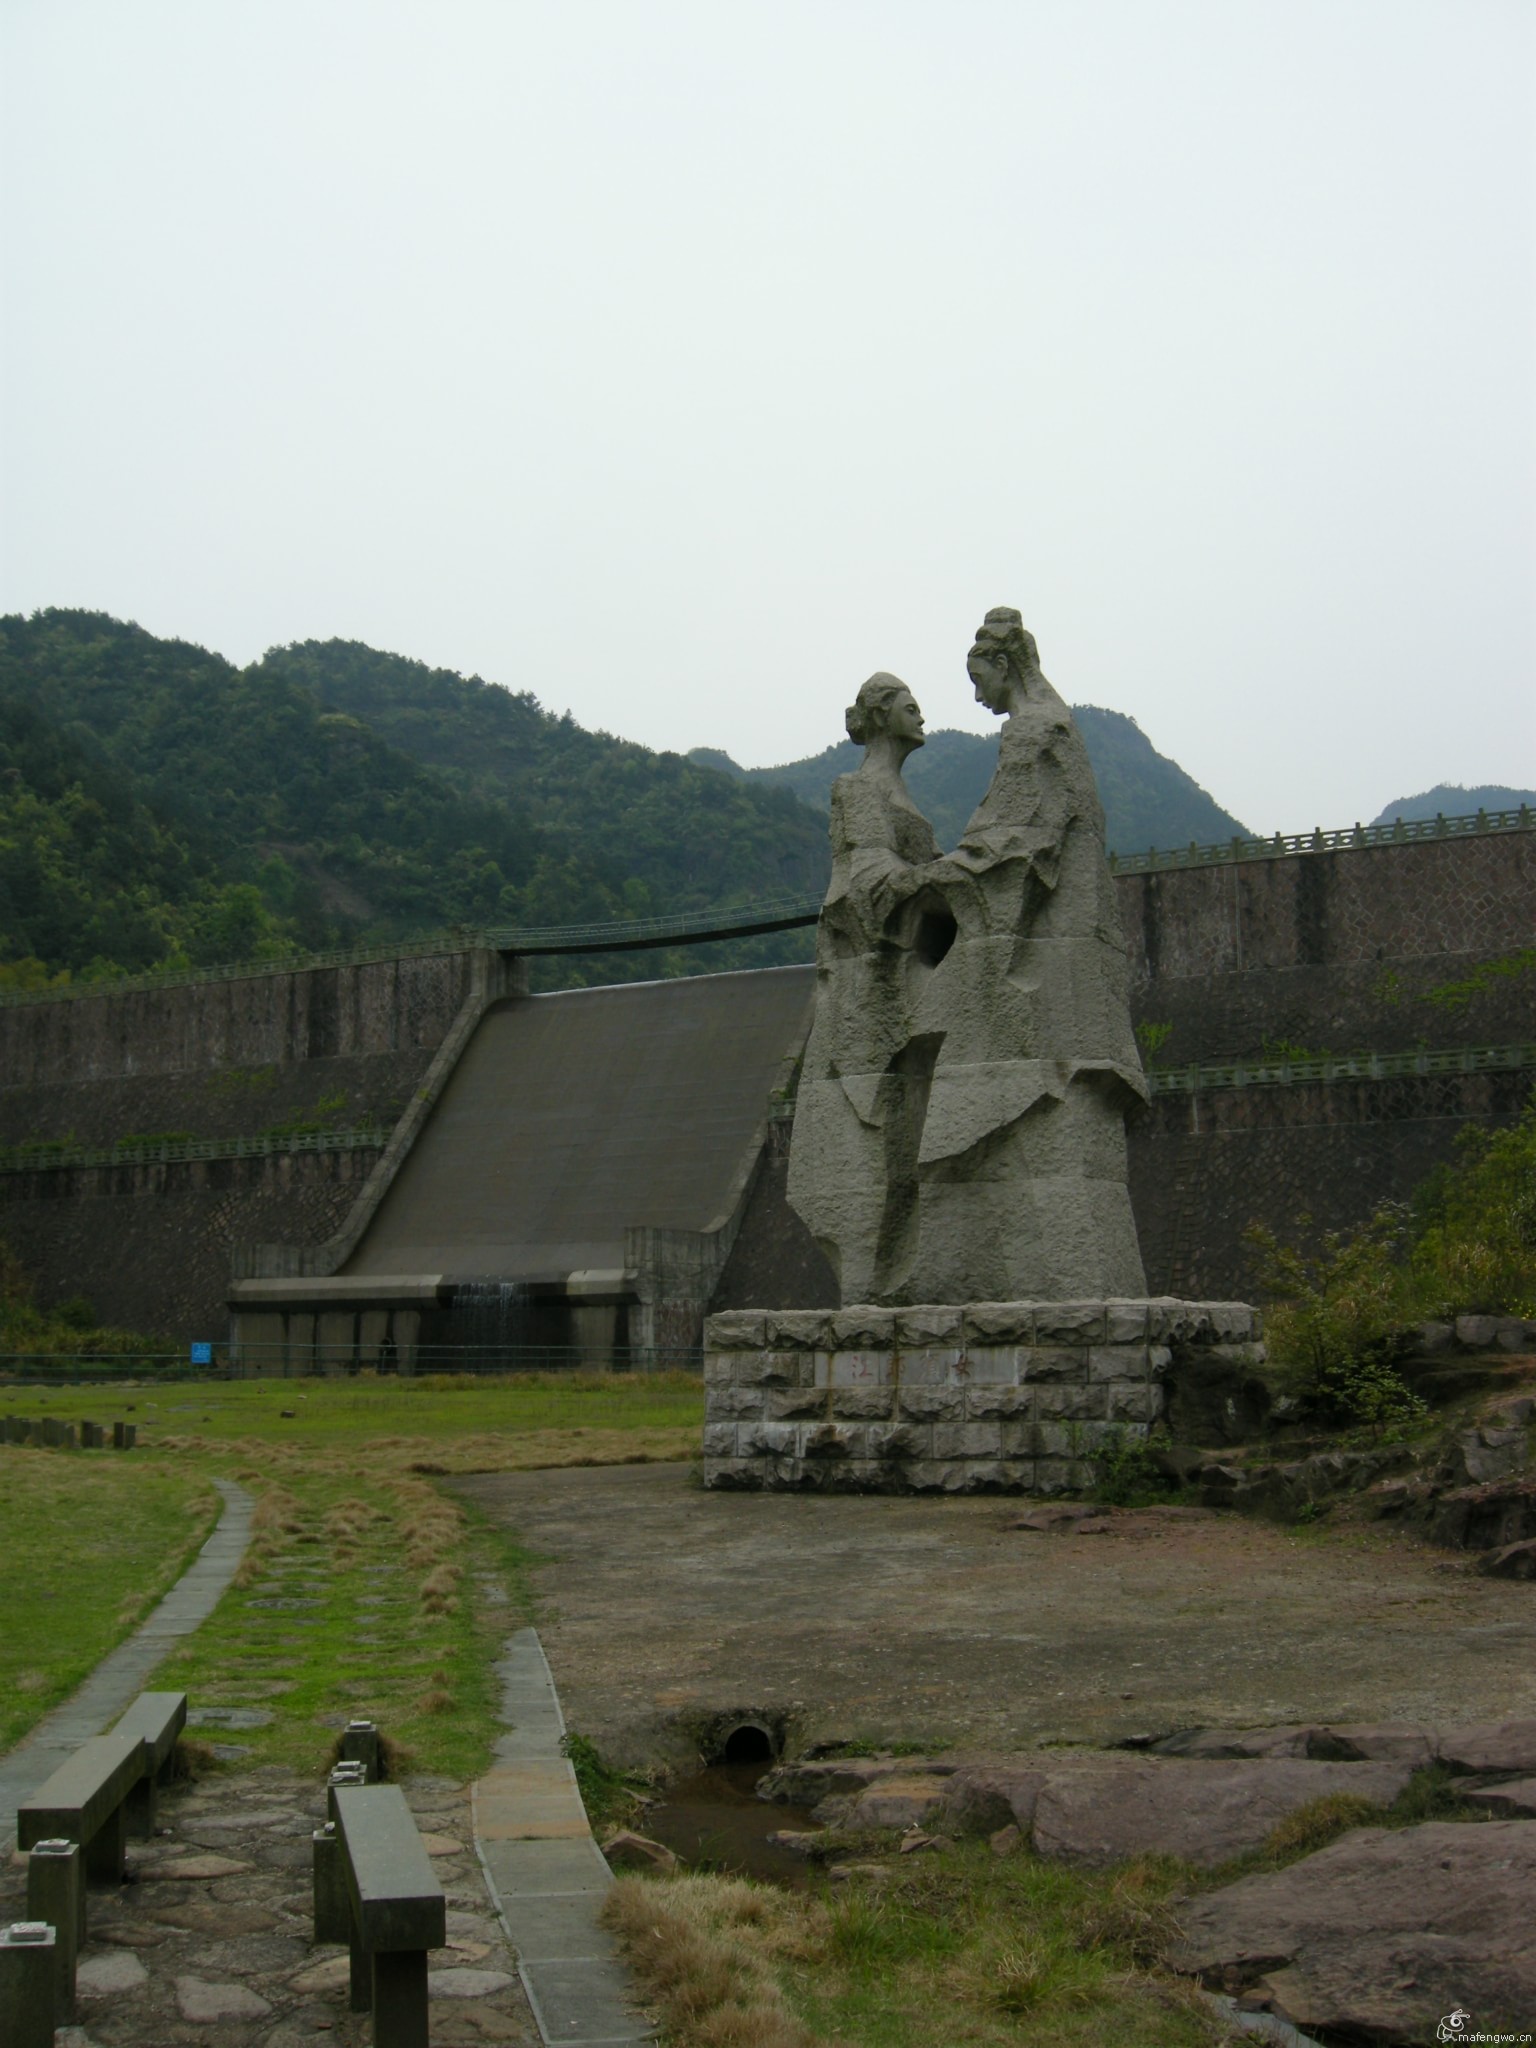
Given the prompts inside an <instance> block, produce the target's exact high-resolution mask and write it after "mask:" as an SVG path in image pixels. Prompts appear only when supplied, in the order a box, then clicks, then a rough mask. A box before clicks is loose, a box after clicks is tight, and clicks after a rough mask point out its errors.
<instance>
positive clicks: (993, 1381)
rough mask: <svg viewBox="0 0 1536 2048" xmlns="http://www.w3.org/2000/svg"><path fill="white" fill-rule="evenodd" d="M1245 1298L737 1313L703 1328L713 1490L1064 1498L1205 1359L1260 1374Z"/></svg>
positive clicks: (1256, 1321) (1141, 1429)
mask: <svg viewBox="0 0 1536 2048" xmlns="http://www.w3.org/2000/svg"><path fill="white" fill-rule="evenodd" d="M1259 1335H1260V1318H1259V1312H1258V1310H1257V1309H1253V1308H1249V1307H1248V1306H1247V1305H1246V1304H1245V1303H1242V1302H1231V1301H1178V1300H1174V1299H1171V1298H1166V1297H1165V1298H1161V1299H1156V1300H1137V1301H1005V1302H972V1303H969V1304H967V1305H966V1306H965V1307H963V1308H949V1307H921V1306H919V1307H913V1308H857V1307H855V1308H843V1309H795V1310H773V1309H767V1310H757V1309H754V1310H736V1311H733V1312H731V1313H729V1314H722V1315H715V1316H711V1317H710V1318H709V1319H708V1321H707V1322H706V1323H705V1326H704V1346H705V1361H704V1378H705V1386H706V1411H705V1424H704V1483H705V1485H706V1486H718V1487H747V1488H763V1487H767V1488H778V1489H799V1490H803V1491H826V1492H846V1493H1062V1492H1068V1491H1072V1490H1074V1489H1077V1488H1080V1487H1086V1486H1090V1485H1091V1484H1092V1483H1093V1480H1094V1476H1095V1471H1096V1465H1097V1458H1098V1454H1099V1452H1100V1450H1101V1448H1102V1446H1103V1445H1104V1444H1105V1442H1106V1440H1109V1439H1112V1438H1113V1436H1114V1434H1115V1433H1116V1432H1118V1433H1119V1435H1120V1436H1121V1438H1122V1439H1135V1438H1142V1437H1145V1436H1146V1434H1147V1431H1148V1429H1149V1428H1150V1427H1151V1426H1152V1424H1153V1423H1154V1422H1156V1421H1157V1419H1158V1418H1159V1416H1160V1415H1161V1414H1162V1412H1163V1400H1164V1382H1165V1380H1166V1379H1167V1377H1168V1375H1169V1374H1170V1372H1172V1371H1173V1370H1174V1369H1175V1368H1176V1366H1177V1364H1178V1362H1179V1360H1180V1358H1181V1357H1182V1356H1186V1355H1188V1354H1190V1353H1200V1354H1203V1355H1204V1356H1205V1357H1206V1358H1217V1357H1224V1358H1226V1359H1227V1360H1229V1361H1230V1362H1231V1363H1232V1364H1234V1365H1237V1364H1242V1365H1247V1366H1257V1365H1259V1364H1260V1363H1261V1362H1262V1360H1263V1357H1264V1352H1263V1347H1262V1345H1261V1344H1260V1343H1259Z"/></svg>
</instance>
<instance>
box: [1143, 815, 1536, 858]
mask: <svg viewBox="0 0 1536 2048" xmlns="http://www.w3.org/2000/svg"><path fill="white" fill-rule="evenodd" d="M1533 825H1536V816H1533V814H1532V812H1531V810H1530V808H1529V807H1528V806H1527V805H1525V804H1521V806H1520V808H1519V809H1518V810H1515V811H1473V812H1472V813H1470V814H1469V815H1468V816H1466V817H1457V818H1442V817H1436V818H1414V819H1411V820H1404V819H1402V818H1395V819H1394V820H1393V822H1392V823H1391V824H1390V825H1349V826H1344V827H1341V828H1340V829H1339V830H1337V831H1333V832H1325V831H1324V830H1323V828H1322V827H1321V826H1320V825H1319V826H1317V827H1316V828H1315V829H1314V830H1313V831H1311V832H1276V833H1275V834H1274V835H1273V836H1272V837H1271V838H1269V839H1258V838H1254V839H1247V838H1242V837H1234V838H1232V839H1221V840H1218V841H1217V842H1216V843H1215V844H1214V845H1211V846H1197V845H1196V844H1195V843H1194V841H1193V840H1191V841H1190V843H1189V845H1188V846H1175V847H1167V848H1158V847H1149V848H1148V849H1147V851H1146V852H1145V853H1112V854H1111V855H1110V856H1109V867H1110V873H1111V874H1116V875H1146V874H1152V873H1154V872H1155V871H1157V870H1160V869H1163V868H1216V867H1226V866H1229V865H1230V864H1231V863H1232V862H1234V861H1246V860H1284V859H1285V858H1287V856H1288V855H1291V854H1297V853H1336V852H1338V851H1339V850H1340V849H1341V848H1345V847H1355V846H1406V845H1409V844H1411V843H1412V842H1413V841H1414V840H1420V839H1467V838H1471V837H1473V836H1475V835H1476V834H1478V833H1481V832H1529V831H1530V830H1531V829H1532V826H1533Z"/></svg>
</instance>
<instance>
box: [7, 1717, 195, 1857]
mask: <svg viewBox="0 0 1536 2048" xmlns="http://www.w3.org/2000/svg"><path fill="white" fill-rule="evenodd" d="M186 1718H187V1696H186V1694H185V1693H184V1692H144V1693H140V1694H139V1697H138V1698H137V1699H136V1700H135V1701H134V1703H133V1705H132V1706H131V1707H130V1708H129V1709H128V1711H127V1713H126V1714H124V1716H123V1718H122V1719H121V1720H120V1721H119V1722H118V1724H117V1726H116V1727H115V1728H114V1729H113V1730H112V1732H111V1734H110V1735H93V1736H92V1737H91V1738H90V1739H89V1740H88V1741H86V1742H82V1743H81V1745H80V1747H79V1748H78V1749H77V1750H76V1751H75V1752H74V1753H73V1755H71V1756H68V1757H66V1758H65V1760H64V1762H63V1763H61V1764H60V1765H59V1768H58V1769H57V1770H56V1771H55V1772H54V1774H53V1776H52V1777H51V1778H49V1779H48V1780H47V1782H46V1783H45V1784H42V1785H40V1786H39V1787H38V1789H37V1790H36V1791H35V1792H34V1793H33V1794H32V1796H31V1798H30V1799H24V1800H22V1802H21V1804H20V1805H19V1806H18V1807H17V1809H16V1846H17V1848H18V1849H30V1848H32V1847H33V1846H34V1845H35V1844H36V1843H38V1842H46V1841H48V1840H50V1839H58V1840H63V1841H66V1842H78V1843H79V1844H80V1848H81V1851H82V1853H83V1855H84V1859H85V1874H86V1877H87V1878H88V1879H90V1880H93V1881H94V1882H96V1883H97V1884H121V1882H122V1878H123V1857H124V1855H125V1853H126V1850H127V1844H128V1830H129V1826H130V1823H131V1824H132V1826H133V1830H134V1832H135V1833H136V1834H147V1833H148V1832H149V1830H150V1829H151V1828H152V1827H153V1826H154V1818H155V1786H156V1782H157V1780H158V1779H159V1777H160V1775H161V1773H162V1772H163V1771H164V1770H165V1769H166V1767H167V1765H168V1764H169V1762H170V1758H171V1753H172V1751H173V1750H174V1749H175V1747H176V1737H177V1735H178V1734H179V1733H180V1731H181V1729H182V1728H183V1726H184V1725H185V1723H186Z"/></svg>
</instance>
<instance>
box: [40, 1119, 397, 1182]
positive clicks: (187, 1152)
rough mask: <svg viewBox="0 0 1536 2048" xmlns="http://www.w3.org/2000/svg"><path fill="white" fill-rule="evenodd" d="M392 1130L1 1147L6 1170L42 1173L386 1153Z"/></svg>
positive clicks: (372, 1126)
mask: <svg viewBox="0 0 1536 2048" xmlns="http://www.w3.org/2000/svg"><path fill="white" fill-rule="evenodd" d="M388 1142H389V1133H388V1132H387V1131H385V1130H381V1129H380V1128H379V1126H378V1125H377V1124H366V1125H363V1126H361V1127H359V1128H357V1129H352V1130H340V1131H288V1132H279V1133H269V1134H268V1135H267V1136H265V1137H260V1138H148V1139H143V1140H136V1139H128V1140H125V1141H124V1142H123V1143H122V1144H120V1145H101V1146H92V1145H68V1144H62V1143H61V1144H57V1145H55V1144H50V1143H48V1142H47V1141H46V1140H43V1139H39V1140H37V1141H35V1142H33V1143H28V1144H24V1145H4V1146H0V1173H36V1172H38V1171H39V1170H40V1169H45V1168H48V1167H55V1166H158V1165H161V1164H163V1163H165V1162H167V1161H170V1160H178V1159H263V1158H267V1157H269V1156H270V1155H272V1154H273V1153H279V1152H381V1151H382V1150H383V1149H384V1147H385V1145H387V1144H388Z"/></svg>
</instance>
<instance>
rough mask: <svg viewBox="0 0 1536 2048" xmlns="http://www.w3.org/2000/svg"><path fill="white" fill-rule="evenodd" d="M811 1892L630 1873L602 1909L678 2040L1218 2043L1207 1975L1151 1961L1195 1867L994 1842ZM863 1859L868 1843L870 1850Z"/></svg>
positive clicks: (1077, 2047) (884, 1866)
mask: <svg viewBox="0 0 1536 2048" xmlns="http://www.w3.org/2000/svg"><path fill="white" fill-rule="evenodd" d="M884 1852H885V1855H886V1859H887V1860H886V1861H885V1862H884V1863H877V1864H875V1865H874V1866H873V1868H872V1870H871V1872H870V1874H867V1875H858V1874H855V1875H850V1876H849V1877H848V1878H847V1879H846V1881H845V1882H843V1883H841V1884H837V1885H833V1886H830V1887H828V1888H826V1889H823V1890H818V1891H814V1892H802V1893H786V1892H780V1891H775V1890H773V1889H772V1888H770V1887H767V1886H760V1885H755V1884H751V1883H748V1882H746V1881H744V1880H742V1879H739V1878H724V1877H714V1876H708V1875H704V1874H701V1873H696V1872H694V1873H689V1874H688V1875H687V1876H686V1877H673V1878H662V1879H656V1878H647V1877H635V1878H629V1879H625V1880H624V1881H622V1882H621V1884H619V1885H617V1886H615V1888H614V1891H613V1893H612V1894H611V1895H610V1903H609V1904H608V1906H607V1907H606V1908H605V1917H606V1918H607V1919H608V1921H609V1924H610V1925H611V1926H612V1927H613V1928H614V1931H615V1932H616V1934H617V1935H618V1937H619V1940H620V1943H621V1946H622V1947H623V1950H624V1953H625V1956H626V1958H627V1960H628V1961H629V1963H630V1964H631V1966H632V1967H633V1969H634V1970H635V1972H636V1975H637V1977H638V1979H639V1982H640V1983H641V1985H642V1987H643V1990H644V1993H645V1996H646V1998H647V1999H648V2000H649V2001H650V2002H651V2003H653V2004H654V2005H655V2007H656V2009H657V2011H658V2013H659V2014H660V2017H661V2019H662V2022H663V2024H664V2026H665V2027H666V2029H667V2035H668V2039H669V2040H670V2041H671V2042H673V2043H675V2044H676V2048H727V2044H729V2048H738V2044H740V2048H768V2044H772V2048H780V2044H783V2048H800V2044H802V2043H805V2042H807V2041H836V2042H838V2043H840V2044H844V2048H956V2044H958V2043H965V2044H969V2048H1103V2044H1105V2043H1108V2042H1113V2043H1114V2044H1115V2048H1216V2044H1219V2043H1225V2042H1226V2041H1227V2040H1228V2039H1229V2036H1228V2035H1227V2033H1226V2031H1225V2029H1224V2028H1223V2027H1222V2025H1221V2023H1220V2021H1219V2020H1218V2019H1217V2018H1216V2017H1215V2015H1214V2014H1213V2013H1212V2012H1211V2010H1210V2009H1209V2007H1208V2006H1206V2005H1205V2003H1204V2002H1203V2000H1202V1998H1201V1996H1200V1994H1199V1991H1198V1989H1197V1988H1196V1987H1194V1986H1192V1985H1190V1984H1187V1983H1185V1982H1184V1981H1183V1980H1181V1979H1178V1978H1176V1977H1173V1976H1172V1975H1166V1974H1164V1973H1163V1972H1162V1971H1161V1969H1160V1968H1159V1966H1158V1956H1159V1954H1160V1952H1161V1949H1162V1945H1163V1942H1164V1941H1165V1940H1166V1939H1167V1937H1168V1936H1169V1935H1170V1934H1172V1933H1174V1932H1175V1931H1176V1928H1175V1923H1174V1921H1173V1918H1172V1914H1171V1912H1170V1910H1169V1907H1168V1904H1167V1901H1168V1895H1169V1893H1170V1892H1171V1891H1172V1890H1173V1889H1174V1888H1175V1887H1176V1886H1178V1885H1180V1884H1183V1883H1186V1882H1187V1881H1188V1876H1189V1873H1188V1872H1187V1871H1185V1870H1184V1869H1183V1868H1182V1867H1181V1866H1179V1865H1176V1864H1174V1863H1172V1862H1170V1861H1157V1860H1153V1859H1146V1860H1144V1861H1142V1862H1139V1863H1135V1864H1130V1865H1127V1866H1125V1867H1124V1868H1122V1869H1120V1870H1119V1871H1115V1872H1107V1873H1089V1872H1083V1871H1074V1870H1070V1869H1067V1868H1065V1867H1064V1866H1062V1865H1059V1864H1052V1863H1047V1862H1045V1861H1043V1860H1042V1859H1038V1858H1036V1857H1034V1856H1032V1855H1030V1854H1028V1853H1027V1852H1020V1853H1017V1854H1015V1855H1013V1856H1010V1857H1006V1858H998V1857H996V1856H994V1855H993V1854H992V1853H991V1850H990V1849H989V1848H988V1847H987V1845H986V1844H985V1843H963V1844H960V1845H958V1846H956V1847H954V1848H951V1849H948V1850H943V1851H938V1852H931V1853H930V1852H926V1851H925V1852H924V1853H923V1854H922V1855H921V1856H912V1857H898V1856H895V1855H893V1854H891V1852H890V1845H889V1844H888V1843H887V1844H885V1845H884ZM866 1853H868V1852H867V1851H866Z"/></svg>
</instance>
